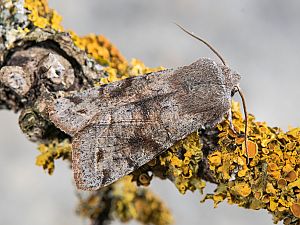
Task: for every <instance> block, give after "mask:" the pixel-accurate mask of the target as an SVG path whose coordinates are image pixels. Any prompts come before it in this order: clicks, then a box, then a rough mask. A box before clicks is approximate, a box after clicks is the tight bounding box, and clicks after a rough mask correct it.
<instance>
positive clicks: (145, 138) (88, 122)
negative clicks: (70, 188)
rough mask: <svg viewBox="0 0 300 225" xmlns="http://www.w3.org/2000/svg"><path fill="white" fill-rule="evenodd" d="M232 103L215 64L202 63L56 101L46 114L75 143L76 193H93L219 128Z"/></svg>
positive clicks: (128, 80) (224, 81)
mask: <svg viewBox="0 0 300 225" xmlns="http://www.w3.org/2000/svg"><path fill="white" fill-rule="evenodd" d="M62 102H65V105H63V104H62ZM230 102H231V89H230V88H228V87H227V86H226V77H225V76H224V74H223V72H222V69H221V68H220V66H218V64H217V63H215V62H214V61H213V60H210V59H206V58H202V59H200V60H198V61H196V62H194V63H192V64H191V65H189V66H184V67H181V68H178V69H177V70H165V71H162V72H157V73H151V74H147V75H145V76H140V77H133V78H129V79H125V80H122V81H119V82H115V83H112V84H108V85H106V86H103V87H100V88H91V89H88V90H86V91H83V92H82V93H75V94H74V95H72V96H69V97H65V98H61V99H57V100H56V101H55V103H53V104H52V105H51V106H50V110H49V114H50V115H51V117H50V119H51V118H52V119H51V120H52V122H54V124H55V125H56V126H57V127H59V128H61V129H62V130H64V131H65V132H66V133H69V134H70V135H71V136H72V137H73V140H72V147H73V150H72V167H73V172H74V177H75V181H76V185H77V187H78V188H79V189H83V190H96V189H99V188H101V187H103V186H106V185H109V184H110V183H112V182H114V181H116V180H118V179H119V178H121V177H123V176H125V175H127V174H129V173H130V172H132V171H134V170H135V169H137V168H138V167H140V166H142V165H144V164H145V163H147V162H149V161H150V160H152V159H153V158H154V157H155V156H157V155H158V154H160V153H161V152H163V151H164V150H166V149H167V148H169V147H171V146H172V145H173V144H174V143H175V142H176V141H178V140H180V139H183V138H184V137H186V136H187V135H188V134H190V133H192V132H193V131H195V130H197V129H199V128H200V127H202V126H213V125H215V124H216V123H217V122H220V121H221V120H222V119H223V116H224V114H225V113H227V112H228V110H229V109H230ZM81 114H83V116H81ZM84 115H85V116H84ZM77 123H78V124H79V125H78V126H76V124H77Z"/></svg>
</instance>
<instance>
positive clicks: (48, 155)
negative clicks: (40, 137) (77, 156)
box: [36, 140, 72, 175]
mask: <svg viewBox="0 0 300 225" xmlns="http://www.w3.org/2000/svg"><path fill="white" fill-rule="evenodd" d="M38 150H39V151H40V155H39V156H37V157H36V165H38V166H42V167H43V169H44V170H47V171H48V173H49V174H50V175H51V174H53V172H54V169H55V165H54V160H56V159H59V158H62V159H69V160H70V159H71V151H72V147H71V144H70V142H69V141H68V140H64V141H58V140H53V141H52V142H50V143H48V144H40V145H39V147H38Z"/></svg>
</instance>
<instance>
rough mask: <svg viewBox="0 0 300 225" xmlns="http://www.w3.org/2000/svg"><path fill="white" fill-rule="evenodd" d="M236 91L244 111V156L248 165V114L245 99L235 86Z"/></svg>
mask: <svg viewBox="0 0 300 225" xmlns="http://www.w3.org/2000/svg"><path fill="white" fill-rule="evenodd" d="M236 88H237V91H238V93H239V95H240V96H241V99H242V103H243V109H244V116H245V131H244V132H245V149H246V154H247V164H249V152H248V145H247V139H248V134H247V132H248V113H247V108H246V101H245V97H244V95H243V93H242V91H241V89H240V88H239V87H238V86H236Z"/></svg>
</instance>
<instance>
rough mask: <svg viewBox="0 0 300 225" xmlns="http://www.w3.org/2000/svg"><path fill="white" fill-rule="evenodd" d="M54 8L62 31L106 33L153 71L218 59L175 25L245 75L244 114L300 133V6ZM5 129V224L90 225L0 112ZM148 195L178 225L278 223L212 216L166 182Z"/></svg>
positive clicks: (142, 2)
mask: <svg viewBox="0 0 300 225" xmlns="http://www.w3.org/2000/svg"><path fill="white" fill-rule="evenodd" d="M50 5H51V6H52V7H53V8H55V9H56V10H57V11H58V12H59V13H60V14H61V15H62V16H63V18H64V20H63V24H64V26H65V28H69V29H73V30H75V31H76V32H77V33H78V34H80V35H84V34H88V33H91V32H93V33H98V34H104V35H105V36H106V37H108V38H109V39H110V40H111V41H112V42H113V43H114V44H115V45H116V46H117V47H118V48H119V49H120V51H121V52H122V53H123V54H124V55H125V57H126V58H127V59H130V58H133V57H135V58H138V59H141V60H142V61H144V62H145V64H146V65H148V66H159V65H163V66H165V67H176V66H181V65H185V64H188V63H191V62H193V61H195V60H196V59H198V58H199V57H211V58H215V56H214V55H213V54H212V53H211V52H210V51H209V50H207V48H206V47H205V46H203V44H201V43H199V42H197V41H196V40H194V39H192V38H191V37H189V36H187V35H186V34H184V33H183V32H182V31H180V30H179V29H178V28H177V27H176V26H175V25H174V24H173V23H172V22H173V21H176V22H178V23H180V24H182V25H184V26H185V27H186V28H188V29H189V30H191V31H194V32H195V33H196V34H198V35H200V36H202V37H204V38H205V39H206V40H208V41H209V42H210V43H212V44H213V45H214V46H215V47H216V48H217V49H218V50H219V51H220V52H221V53H222V55H223V57H224V58H225V59H226V60H227V62H228V63H229V64H230V65H231V67H232V68H234V69H236V70H237V71H239V72H240V73H241V74H242V75H243V78H242V81H241V87H242V89H243V90H244V93H245V96H246V100H247V105H248V111H249V112H251V113H253V114H255V115H256V118H257V120H260V121H267V122H268V123H269V124H270V125H273V126H280V127H282V128H284V129H286V128H287V127H288V125H291V126H299V125H300V124H299V117H300V116H299V106H300V101H299V100H298V97H299V96H300V88H299V67H298V66H299V65H300V64H299V61H300V42H299V40H300V26H299V24H300V13H299V10H300V1H297V0H285V1H282V0H252V1H245V0H226V1H216V0H152V1H146V0H110V1H104V0H63V1H62V0H50ZM216 60H217V59H216ZM237 99H238V98H237ZM0 124H1V129H0V149H1V151H0V168H1V169H0V177H1V181H0V193H1V199H0V212H1V214H0V215H1V216H0V224H22V225H37V224H38V225H41V224H43V225H81V224H88V221H83V220H82V219H81V218H79V217H77V216H76V215H75V214H74V209H75V205H76V203H77V200H76V197H75V194H74V193H75V192H74V186H73V184H72V182H73V181H72V174H71V170H70V169H69V168H68V166H67V165H66V164H65V163H63V162H61V161H58V162H57V164H56V165H57V168H56V171H55V173H54V175H53V176H48V175H47V174H46V173H45V172H43V170H42V169H41V168H39V167H37V166H35V165H34V163H35V156H36V155H37V154H38V152H37V150H36V145H35V144H32V143H30V142H29V141H27V140H26V138H25V137H24V136H23V135H22V134H21V132H20V130H19V128H18V125H17V115H15V114H13V113H12V112H8V111H0ZM151 188H152V189H153V191H154V192H155V193H157V194H158V195H159V196H161V198H162V199H164V200H165V201H166V203H167V204H168V206H169V207H170V208H171V210H172V212H173V215H174V217H175V219H176V224H180V225H182V224H189V225H196V224H208V223H209V224H213V225H225V224H231V225H240V224H244V225H250V224H251V225H253V224H256V225H266V224H272V219H271V216H270V215H268V214H267V212H266V211H251V210H244V209H240V208H238V207H236V206H230V205H228V204H227V203H223V204H221V205H220V206H219V207H218V208H217V209H213V205H212V203H211V202H206V203H204V204H200V199H202V197H203V196H200V194H198V193H188V194H186V195H181V194H179V193H178V191H177V190H176V189H175V187H174V185H172V184H171V183H169V182H167V181H160V180H154V182H153V183H152V184H151ZM211 190H213V187H212V186H211V185H209V187H208V189H207V191H208V192H209V191H211ZM114 224H118V223H117V222H116V223H114ZM131 224H134V223H131Z"/></svg>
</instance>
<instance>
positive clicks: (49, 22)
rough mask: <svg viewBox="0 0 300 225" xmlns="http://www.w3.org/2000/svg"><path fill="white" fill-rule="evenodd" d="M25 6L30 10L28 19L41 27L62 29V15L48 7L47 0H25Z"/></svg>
mask: <svg viewBox="0 0 300 225" xmlns="http://www.w3.org/2000/svg"><path fill="white" fill-rule="evenodd" d="M24 8H26V9H28V10H29V14H28V19H29V20H30V21H31V22H32V23H33V25H34V26H36V27H39V28H52V29H53V30H56V31H62V30H63V27H62V26H61V20H62V18H61V16H60V15H59V14H58V13H57V12H56V11H55V10H53V9H50V8H49V7H48V1H47V0H25V1H24Z"/></svg>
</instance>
